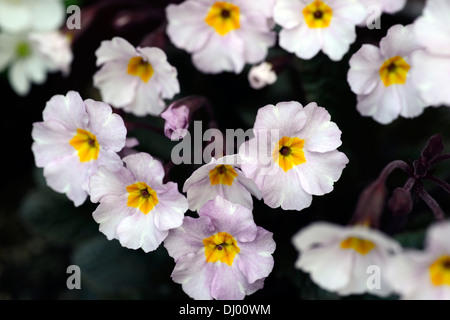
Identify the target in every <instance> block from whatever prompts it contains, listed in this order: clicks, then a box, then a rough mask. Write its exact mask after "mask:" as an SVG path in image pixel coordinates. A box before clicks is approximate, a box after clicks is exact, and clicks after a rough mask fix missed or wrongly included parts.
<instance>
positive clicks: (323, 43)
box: [274, 0, 366, 61]
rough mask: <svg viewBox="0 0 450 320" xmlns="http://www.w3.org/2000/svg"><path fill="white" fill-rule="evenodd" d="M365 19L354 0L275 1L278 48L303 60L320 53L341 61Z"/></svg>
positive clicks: (362, 10)
mask: <svg viewBox="0 0 450 320" xmlns="http://www.w3.org/2000/svg"><path fill="white" fill-rule="evenodd" d="M365 17H366V11H365V9H364V7H363V6H362V5H361V4H360V3H359V1H355V0H348V1H337V0H322V1H321V0H315V1H312V0H278V1H277V3H276V5H275V8H274V19H275V22H276V23H277V24H278V25H280V26H281V27H282V30H281V31H280V39H279V44H280V46H281V47H282V48H283V49H285V50H286V51H288V52H291V53H295V54H296V55H297V56H298V57H299V58H302V59H311V58H313V57H314V56H315V55H317V54H318V53H319V51H321V50H322V51H323V52H324V53H325V54H326V55H327V56H328V57H329V58H330V59H331V60H334V61H338V60H341V59H342V57H343V56H344V55H345V54H346V53H347V51H348V50H349V48H350V45H351V44H352V43H353V42H354V41H355V39H356V30H355V29H356V25H357V24H359V23H360V22H362V21H363V19H364V18H365Z"/></svg>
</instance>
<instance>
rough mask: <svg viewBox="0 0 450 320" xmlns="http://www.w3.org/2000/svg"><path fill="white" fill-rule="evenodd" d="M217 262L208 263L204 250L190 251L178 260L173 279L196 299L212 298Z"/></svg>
mask: <svg viewBox="0 0 450 320" xmlns="http://www.w3.org/2000/svg"><path fill="white" fill-rule="evenodd" d="M215 271H216V264H214V263H207V262H206V258H205V253H204V251H203V250H201V251H198V252H195V253H189V254H186V255H184V256H182V257H180V258H179V259H178V260H177V263H176V265H175V268H174V269H173V272H172V275H171V277H172V280H173V281H174V282H175V283H179V284H181V286H182V288H183V291H184V292H185V293H186V294H187V295H188V296H189V297H191V298H193V299H195V300H212V299H213V296H212V295H211V294H212V293H211V283H212V282H213V278H214V276H215V274H216V272H215Z"/></svg>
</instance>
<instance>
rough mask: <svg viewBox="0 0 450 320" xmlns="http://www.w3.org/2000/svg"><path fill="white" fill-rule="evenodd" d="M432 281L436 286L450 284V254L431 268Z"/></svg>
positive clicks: (438, 260) (434, 263) (441, 258)
mask: <svg viewBox="0 0 450 320" xmlns="http://www.w3.org/2000/svg"><path fill="white" fill-rule="evenodd" d="M429 271H430V280H431V283H432V284H433V285H435V286H442V285H447V286H450V256H442V257H440V258H439V259H437V260H436V261H435V262H433V264H432V265H431V266H430V268H429Z"/></svg>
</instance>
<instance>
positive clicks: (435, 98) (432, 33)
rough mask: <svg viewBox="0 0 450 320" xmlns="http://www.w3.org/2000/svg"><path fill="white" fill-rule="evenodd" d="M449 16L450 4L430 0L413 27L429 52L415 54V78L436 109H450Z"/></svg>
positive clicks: (413, 78) (412, 73) (440, 0)
mask: <svg viewBox="0 0 450 320" xmlns="http://www.w3.org/2000/svg"><path fill="white" fill-rule="evenodd" d="M449 16H450V2H449V1H447V0H428V1H427V2H426V4H425V8H424V9H423V13H422V16H420V17H419V18H418V19H417V20H416V21H415V22H414V24H413V25H414V33H415V36H416V39H417V41H418V42H419V43H420V44H421V45H422V46H424V47H425V50H424V51H417V52H415V53H413V55H412V62H413V64H414V69H413V70H411V77H412V80H413V82H414V83H415V84H416V86H417V88H418V89H419V90H420V92H421V95H422V98H423V99H424V100H425V102H426V103H427V104H429V105H433V106H439V105H441V104H445V105H448V106H450V90H448V83H450V28H449V27H448V17H449Z"/></svg>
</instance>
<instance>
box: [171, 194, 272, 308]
mask: <svg viewBox="0 0 450 320" xmlns="http://www.w3.org/2000/svg"><path fill="white" fill-rule="evenodd" d="M199 215H200V217H199V218H191V217H185V218H184V222H183V225H182V226H181V227H180V228H177V229H174V230H171V231H170V233H169V236H168V237H167V238H166V240H165V241H164V246H165V247H166V249H167V251H168V252H169V255H170V256H171V257H172V258H174V260H175V262H176V265H175V268H174V270H173V272H172V279H173V281H175V282H176V283H179V284H181V285H182V288H183V290H184V292H186V294H187V295H189V296H190V297H191V298H194V299H202V300H206V299H218V300H219V299H220V300H241V299H244V297H245V296H246V295H250V294H252V293H254V292H255V291H257V290H259V289H261V288H262V287H263V286H264V279H265V278H266V277H267V276H269V274H270V273H271V271H272V268H273V265H274V260H273V257H272V253H273V252H274V251H275V242H274V241H273V237H272V233H271V232H269V231H267V230H265V229H263V228H261V227H258V226H257V225H256V224H255V223H254V221H253V215H252V212H251V211H250V210H249V209H248V208H246V207H243V206H240V205H236V204H232V203H230V202H228V201H227V200H225V199H223V198H221V197H217V198H216V199H215V200H214V201H209V202H208V203H207V204H205V206H203V208H202V209H201V210H200V211H199Z"/></svg>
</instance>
